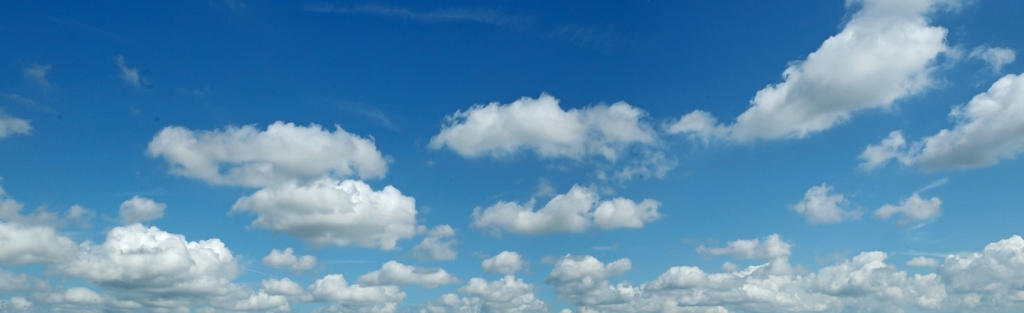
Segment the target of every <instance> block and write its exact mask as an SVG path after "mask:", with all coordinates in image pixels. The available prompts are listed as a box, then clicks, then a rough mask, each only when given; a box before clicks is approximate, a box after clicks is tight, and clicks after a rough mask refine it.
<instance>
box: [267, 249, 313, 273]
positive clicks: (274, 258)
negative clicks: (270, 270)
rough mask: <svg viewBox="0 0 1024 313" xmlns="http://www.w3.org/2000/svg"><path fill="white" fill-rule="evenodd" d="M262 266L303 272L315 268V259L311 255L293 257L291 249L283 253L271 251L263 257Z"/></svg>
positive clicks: (293, 253) (293, 252) (275, 250)
mask: <svg viewBox="0 0 1024 313" xmlns="http://www.w3.org/2000/svg"><path fill="white" fill-rule="evenodd" d="M263 264H266V265H267V266H270V267H276V268H290V269H291V270H292V271H296V272H303V271H308V270H309V269H312V268H313V267H314V266H316V257H315V256H312V255H303V256H295V251H293V250H292V248H286V249H284V251H281V250H277V249H273V250H270V254H267V256H265V257H263Z"/></svg>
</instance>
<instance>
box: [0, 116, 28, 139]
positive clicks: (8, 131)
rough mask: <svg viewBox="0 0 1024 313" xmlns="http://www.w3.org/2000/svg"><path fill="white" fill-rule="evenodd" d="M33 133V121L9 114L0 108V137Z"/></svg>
mask: <svg viewBox="0 0 1024 313" xmlns="http://www.w3.org/2000/svg"><path fill="white" fill-rule="evenodd" d="M31 133H32V123H30V122H29V120H26V119H23V118H18V117H16V116H13V115H10V114H7V112H4V110H2V109H0V138H4V137H8V136H13V135H28V134H31Z"/></svg>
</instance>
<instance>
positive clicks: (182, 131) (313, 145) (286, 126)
mask: <svg viewBox="0 0 1024 313" xmlns="http://www.w3.org/2000/svg"><path fill="white" fill-rule="evenodd" d="M146 152H147V153H148V154H149V155H150V156H152V157H159V158H163V159H164V160H165V161H167V163H168V165H170V167H171V169H170V170H171V172H172V173H174V174H177V175H182V176H185V177H190V178H195V179H199V180H202V181H205V182H208V183H211V184H223V185H242V186H251V187H263V186H269V185H274V184H278V183H282V182H286V181H289V180H296V179H298V180H311V179H317V178H320V177H322V176H327V175H330V176H335V177H347V176H358V177H361V178H379V177H384V175H385V174H386V173H387V170H388V161H387V159H386V158H385V157H384V155H383V154H381V152H380V151H378V150H377V147H376V145H374V142H373V141H372V140H370V139H367V138H364V137H360V136H358V135H354V134H351V133H348V132H346V131H345V130H344V129H342V128H341V127H340V126H335V129H334V131H333V132H332V131H330V130H327V129H324V128H323V127H321V126H320V125H317V124H310V125H309V126H299V125H295V124H293V123H284V122H275V123H273V124H270V125H268V126H267V128H266V129H265V130H260V129H257V128H256V127H255V126H253V125H245V126H242V127H227V128H224V129H216V130H209V131H204V130H200V131H195V130H191V129H187V128H184V127H176V126H172V127H167V128H164V129H163V130H161V131H160V133H158V134H157V135H156V136H155V137H153V140H152V141H150V143H149V149H148V150H147V151H146Z"/></svg>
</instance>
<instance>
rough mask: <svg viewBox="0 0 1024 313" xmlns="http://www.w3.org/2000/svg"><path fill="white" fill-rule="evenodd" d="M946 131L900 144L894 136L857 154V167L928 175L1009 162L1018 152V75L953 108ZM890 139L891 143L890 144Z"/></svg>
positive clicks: (1023, 98)
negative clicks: (896, 165)
mask: <svg viewBox="0 0 1024 313" xmlns="http://www.w3.org/2000/svg"><path fill="white" fill-rule="evenodd" d="M949 116H950V117H951V118H952V119H953V120H954V121H955V125H954V126H953V128H952V129H943V130H940V131H939V132H938V133H936V134H935V135H932V136H928V137H925V138H923V139H921V140H919V141H916V142H913V143H910V144H908V143H906V141H905V140H904V139H903V135H902V132H901V131H894V132H892V133H890V134H889V137H888V138H886V139H885V140H883V141H882V142H881V143H880V144H878V145H869V146H868V147H867V148H865V149H864V152H863V153H861V156H860V158H861V160H862V163H861V167H862V168H865V169H867V170H871V169H875V168H878V167H880V166H882V165H884V164H886V163H887V162H888V161H890V160H896V161H898V162H900V163H902V164H904V165H911V164H922V165H924V166H925V167H926V168H928V169H933V170H936V169H966V168H977V167H985V166H991V165H994V164H996V163H998V162H999V161H1001V160H1009V159H1014V158H1016V157H1017V155H1019V154H1020V153H1021V152H1022V151H1024V137H1022V136H1020V134H1021V133H1024V75H1014V74H1009V75H1006V76H1003V77H1002V78H1000V79H999V80H998V81H996V82H995V83H994V84H992V86H991V87H989V89H988V90H987V91H985V92H982V93H981V94H978V95H976V96H974V98H972V99H971V101H970V102H968V103H967V104H966V105H962V106H957V107H954V108H953V110H952V111H951V112H950V113H949ZM894 138H895V139H894Z"/></svg>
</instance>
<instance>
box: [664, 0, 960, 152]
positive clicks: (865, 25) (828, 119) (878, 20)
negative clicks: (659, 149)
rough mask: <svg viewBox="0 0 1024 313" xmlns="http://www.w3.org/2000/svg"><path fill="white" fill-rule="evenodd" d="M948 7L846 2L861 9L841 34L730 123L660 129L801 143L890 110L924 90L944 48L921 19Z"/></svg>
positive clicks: (928, 2)
mask: <svg viewBox="0 0 1024 313" xmlns="http://www.w3.org/2000/svg"><path fill="white" fill-rule="evenodd" d="M947 2H949V1H945V0H914V1H879V0H851V1H847V3H848V6H849V7H856V8H859V9H858V10H857V11H856V12H855V13H854V14H853V16H852V17H851V18H850V20H849V21H848V22H847V23H846V25H845V26H844V27H843V30H842V31H840V32H839V33H838V34H836V35H834V36H832V37H829V38H828V39H826V40H825V41H824V42H823V43H822V44H821V46H820V47H819V48H818V50H817V51H814V52H812V53H811V54H809V55H808V56H807V58H806V59H804V60H802V61H799V62H793V63H791V64H790V65H789V66H788V67H787V68H786V70H785V71H784V72H783V79H784V81H783V82H781V83H777V84H773V85H769V86H767V87H765V88H764V89H761V90H760V91H758V92H757V94H756V95H755V96H754V98H753V99H752V100H751V101H750V102H751V106H750V108H749V109H747V110H746V111H745V112H743V113H742V114H740V116H739V117H737V118H736V121H735V122H734V123H733V124H730V125H723V124H719V123H718V121H717V120H716V119H715V118H714V117H713V116H711V115H710V114H708V113H707V112H704V111H700V110H697V111H694V112H692V113H689V114H687V115H684V116H683V117H682V118H680V119H679V120H678V121H676V122H675V123H672V124H670V125H668V127H667V129H666V130H667V131H668V132H669V133H676V134H688V135H690V136H692V137H695V138H698V139H702V140H705V141H707V140H710V139H712V138H721V139H728V140H733V141H740V142H744V141H751V140H756V139H778V138H802V137H805V136H808V135H810V134H813V133H817V132H821V131H824V130H827V129H830V128H832V127H834V126H836V125H838V124H841V123H843V122H845V121H846V120H849V119H850V118H851V116H852V115H853V114H855V113H857V112H860V111H864V110H870V109H888V108H891V107H892V106H893V103H895V102H896V101H898V100H900V99H903V98H906V97H908V96H911V95H914V94H918V93H920V92H922V91H924V90H925V89H926V88H927V87H929V86H930V84H931V80H932V78H931V72H932V67H933V65H934V63H935V60H936V58H937V57H938V56H939V54H941V53H943V52H945V51H948V50H949V48H948V47H947V46H946V42H945V38H946V33H947V31H946V29H945V28H942V27H938V26H932V25H929V24H928V18H927V15H928V14H929V13H930V12H932V11H933V10H935V9H936V7H937V6H939V5H941V4H945V3H947Z"/></svg>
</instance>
